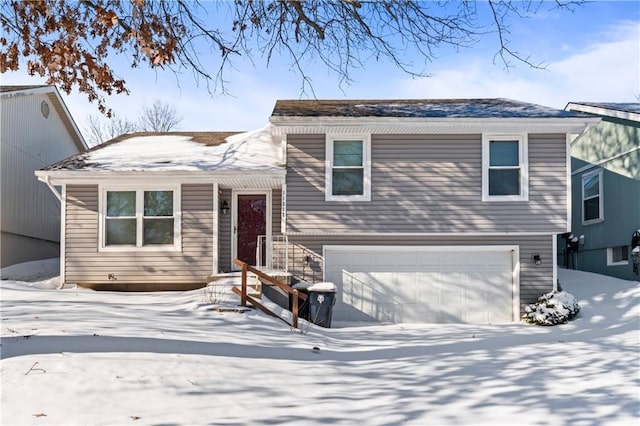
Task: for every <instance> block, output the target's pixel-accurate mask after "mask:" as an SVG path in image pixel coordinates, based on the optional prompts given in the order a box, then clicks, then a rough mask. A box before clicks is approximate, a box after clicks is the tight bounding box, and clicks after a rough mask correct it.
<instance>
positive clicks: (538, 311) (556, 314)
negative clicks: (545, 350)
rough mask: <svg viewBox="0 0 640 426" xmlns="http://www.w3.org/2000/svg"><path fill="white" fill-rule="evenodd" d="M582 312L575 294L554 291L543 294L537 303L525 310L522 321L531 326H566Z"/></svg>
mask: <svg viewBox="0 0 640 426" xmlns="http://www.w3.org/2000/svg"><path fill="white" fill-rule="evenodd" d="M578 312H580V305H578V302H577V301H576V298H575V297H573V294H571V293H567V292H566V291H552V292H551V293H547V294H543V295H542V296H540V297H539V298H538V301H537V302H536V303H532V304H530V305H527V306H526V307H525V308H524V314H523V315H522V319H523V320H524V321H525V322H527V323H529V324H537V325H556V324H564V323H565V322H567V321H569V320H570V319H572V318H573V317H575V316H576V315H577V314H578Z"/></svg>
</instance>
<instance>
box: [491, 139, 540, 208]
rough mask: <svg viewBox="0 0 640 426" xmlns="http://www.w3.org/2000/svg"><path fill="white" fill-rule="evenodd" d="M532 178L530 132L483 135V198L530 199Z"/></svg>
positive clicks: (501, 199) (497, 199)
mask: <svg viewBox="0 0 640 426" xmlns="http://www.w3.org/2000/svg"><path fill="white" fill-rule="evenodd" d="M528 178H529V176H528V164H527V136H526V135H483V137H482V200H483V201H526V200H528V197H529V187H528V185H529V181H528Z"/></svg>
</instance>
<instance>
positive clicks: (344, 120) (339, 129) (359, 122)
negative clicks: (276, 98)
mask: <svg viewBox="0 0 640 426" xmlns="http://www.w3.org/2000/svg"><path fill="white" fill-rule="evenodd" d="M270 121H271V124H273V126H274V127H273V132H274V133H276V134H318V133H340V134H362V133H369V134H470V133H492V132H496V133H505V132H510V133H513V132H518V133H522V132H526V133H581V132H582V131H583V130H584V129H585V127H586V126H587V125H588V124H590V123H597V122H599V121H600V118H598V117H594V118H586V117H581V118H559V119H539V118H534V119H518V118H515V119H514V118H511V119H509V118H499V119H490V118H489V119H487V118H481V119H460V118H451V119H436V120H429V119H420V120H416V119H410V118H409V119H407V118H392V119H390V118H379V117H357V118H352V117H271V119H270Z"/></svg>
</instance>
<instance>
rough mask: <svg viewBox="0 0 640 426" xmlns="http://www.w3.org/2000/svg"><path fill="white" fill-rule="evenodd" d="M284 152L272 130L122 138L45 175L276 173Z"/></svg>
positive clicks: (166, 134) (77, 157)
mask: <svg viewBox="0 0 640 426" xmlns="http://www.w3.org/2000/svg"><path fill="white" fill-rule="evenodd" d="M282 167H283V160H282V148H281V146H280V144H278V143H276V142H275V141H274V140H273V138H272V137H271V131H270V125H267V126H264V127H262V128H260V129H257V130H253V131H250V132H245V133H235V134H234V133H233V132H231V133H230V132H225V133H221V132H198V133H188V132H175V133H142V134H130V135H123V136H121V137H118V138H116V139H114V140H112V141H110V142H107V143H105V144H102V145H99V146H97V147H95V148H94V149H92V150H91V151H89V152H86V153H84V154H80V155H75V156H73V157H70V158H68V159H66V160H63V161H61V162H59V163H56V164H53V165H51V166H49V167H47V168H45V170H87V171H150V170H153V171H199V170H274V169H281V168H282Z"/></svg>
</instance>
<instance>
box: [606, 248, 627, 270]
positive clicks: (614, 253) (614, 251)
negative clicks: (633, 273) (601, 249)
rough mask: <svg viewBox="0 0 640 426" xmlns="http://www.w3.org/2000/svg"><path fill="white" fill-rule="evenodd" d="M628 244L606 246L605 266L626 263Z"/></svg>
mask: <svg viewBox="0 0 640 426" xmlns="http://www.w3.org/2000/svg"><path fill="white" fill-rule="evenodd" d="M628 264H629V246H618V247H609V248H607V266H617V265H628Z"/></svg>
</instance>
